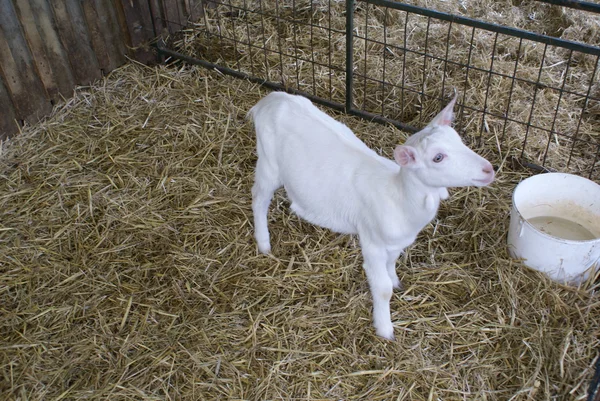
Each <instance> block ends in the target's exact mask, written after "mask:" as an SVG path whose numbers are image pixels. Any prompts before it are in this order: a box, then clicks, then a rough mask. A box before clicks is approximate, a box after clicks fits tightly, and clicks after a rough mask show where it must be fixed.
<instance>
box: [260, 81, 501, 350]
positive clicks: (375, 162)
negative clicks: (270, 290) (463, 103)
mask: <svg viewBox="0 0 600 401" xmlns="http://www.w3.org/2000/svg"><path fill="white" fill-rule="evenodd" d="M455 102H456V97H455V98H454V99H453V100H452V101H451V102H450V103H449V104H448V105H447V106H446V107H445V108H444V110H442V111H441V112H440V113H439V114H438V115H437V116H436V117H435V118H434V119H433V121H431V123H429V125H428V126H427V127H425V129H423V130H422V131H420V132H418V133H416V134H414V135H413V136H411V137H410V138H409V139H408V140H407V141H406V144H405V145H403V146H397V147H396V149H395V150H394V159H395V161H396V163H394V162H393V161H391V160H389V159H386V158H384V157H381V156H379V155H378V154H377V153H375V152H374V151H373V150H371V149H369V148H368V147H367V146H366V145H365V144H364V143H363V142H362V141H361V140H359V139H358V138H357V137H356V136H355V135H354V134H353V133H352V131H351V130H350V129H349V128H348V127H346V126H345V125H344V124H342V123H340V122H338V121H336V120H334V119H333V118H331V117H330V116H328V115H327V114H325V113H323V112H322V111H320V110H319V109H317V108H316V107H315V106H314V105H313V104H312V103H311V102H310V101H309V100H308V99H306V98H304V97H301V96H294V95H289V94H287V93H283V92H273V93H271V94H269V95H268V96H266V97H265V98H263V99H262V100H260V101H259V102H258V103H257V104H256V105H255V106H254V107H252V109H251V110H250V112H249V116H251V117H252V119H253V120H254V125H255V129H256V136H257V152H258V161H257V164H256V175H255V183H254V186H253V187H252V210H253V213H254V230H255V232H254V235H255V238H256V241H257V243H258V249H259V251H260V252H262V253H268V252H270V250H271V245H270V240H269V229H268V227H267V212H268V208H269V204H270V202H271V199H272V197H273V193H274V192H275V190H277V189H278V188H280V187H281V186H283V187H285V190H286V192H287V195H288V197H289V199H290V200H291V209H292V210H293V211H294V212H295V213H296V214H298V215H299V216H300V217H302V218H304V219H305V220H307V221H309V222H311V223H313V224H316V225H319V226H322V227H326V228H329V229H331V230H333V231H336V232H339V233H345V234H358V236H359V240H360V245H361V248H362V254H363V262H364V263H363V267H364V269H365V272H366V276H367V279H368V281H369V286H370V288H371V295H372V297H373V323H374V326H375V329H376V332H377V334H378V335H380V336H382V337H385V338H388V339H393V338H394V328H393V325H392V321H391V316H390V298H391V296H392V291H393V288H399V287H400V280H399V279H398V276H397V274H396V260H397V259H398V256H399V255H400V253H401V252H402V250H404V249H405V248H406V247H407V246H409V245H411V244H412V243H413V242H414V241H415V238H416V236H417V234H418V233H419V232H420V231H421V230H422V229H423V227H425V225H427V224H428V223H429V222H430V221H431V220H432V219H433V218H434V217H435V214H436V213H437V210H438V207H439V204H440V200H441V199H446V198H447V197H448V191H447V189H446V188H447V187H461V186H478V187H481V186H486V185H488V184H490V183H491V182H492V181H493V180H494V170H493V168H492V165H491V164H490V163H489V162H488V161H487V160H485V159H484V158H482V157H481V156H479V155H477V154H476V153H475V152H473V151H472V150H471V149H469V148H468V147H467V146H465V145H464V144H463V143H462V141H461V139H460V137H459V135H458V134H457V133H456V131H455V130H454V129H452V128H451V127H450V124H451V123H452V120H453V111H452V110H453V108H454V104H455Z"/></svg>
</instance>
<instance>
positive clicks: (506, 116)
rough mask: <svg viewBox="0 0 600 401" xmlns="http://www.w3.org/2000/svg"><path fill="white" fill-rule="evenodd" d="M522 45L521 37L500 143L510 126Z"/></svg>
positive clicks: (502, 141)
mask: <svg viewBox="0 0 600 401" xmlns="http://www.w3.org/2000/svg"><path fill="white" fill-rule="evenodd" d="M521 46H523V39H519V48H518V49H517V56H516V59H515V69H514V71H513V74H512V81H511V83H510V91H509V92H508V102H507V103H506V112H505V113H504V128H503V129H502V137H501V138H500V143H504V137H505V136H506V127H507V126H508V118H509V117H508V115H509V113H510V101H511V100H512V94H513V90H514V88H515V77H516V75H517V68H518V65H519V57H521Z"/></svg>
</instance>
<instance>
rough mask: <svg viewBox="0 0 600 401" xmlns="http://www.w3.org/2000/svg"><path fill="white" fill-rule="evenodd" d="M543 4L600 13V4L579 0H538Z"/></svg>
mask: <svg viewBox="0 0 600 401" xmlns="http://www.w3.org/2000/svg"><path fill="white" fill-rule="evenodd" d="M537 1H539V2H541V3H548V4H553V5H555V6H562V7H568V8H574V9H576V10H581V11H589V12H592V13H600V4H596V3H590V2H588V1H578V0H537Z"/></svg>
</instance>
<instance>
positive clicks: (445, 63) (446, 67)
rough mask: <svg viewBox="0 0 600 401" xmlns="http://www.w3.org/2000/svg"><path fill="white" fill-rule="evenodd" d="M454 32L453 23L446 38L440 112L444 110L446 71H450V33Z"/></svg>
mask: <svg viewBox="0 0 600 401" xmlns="http://www.w3.org/2000/svg"><path fill="white" fill-rule="evenodd" d="M451 31H452V21H450V25H448V35H447V36H446V55H445V57H444V72H443V73H442V74H443V75H442V97H441V99H440V102H441V104H440V110H441V109H443V108H444V92H445V91H446V71H447V70H448V51H449V50H450V32H451Z"/></svg>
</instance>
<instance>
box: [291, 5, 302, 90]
mask: <svg viewBox="0 0 600 401" xmlns="http://www.w3.org/2000/svg"><path fill="white" fill-rule="evenodd" d="M292 20H293V21H294V22H292V30H293V32H294V35H293V37H294V58H295V59H296V88H298V89H302V88H300V64H299V63H298V60H299V57H298V35H297V31H298V23H299V22H298V20H297V19H296V0H292Z"/></svg>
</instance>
